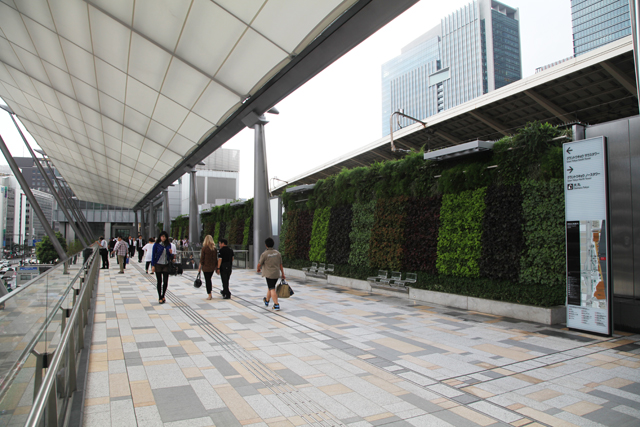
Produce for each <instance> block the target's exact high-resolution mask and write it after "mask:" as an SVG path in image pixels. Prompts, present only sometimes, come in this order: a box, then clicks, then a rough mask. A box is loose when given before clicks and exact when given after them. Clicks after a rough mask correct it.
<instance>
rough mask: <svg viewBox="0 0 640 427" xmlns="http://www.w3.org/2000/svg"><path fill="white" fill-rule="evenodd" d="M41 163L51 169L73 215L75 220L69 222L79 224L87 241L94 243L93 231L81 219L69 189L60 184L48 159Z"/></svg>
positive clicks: (69, 219) (68, 218) (70, 219)
mask: <svg viewBox="0 0 640 427" xmlns="http://www.w3.org/2000/svg"><path fill="white" fill-rule="evenodd" d="M41 161H44V162H45V164H46V165H47V169H49V172H50V173H51V176H52V177H53V180H54V182H55V183H56V185H57V186H58V191H59V192H60V194H62V196H63V198H64V200H65V201H66V202H67V207H68V208H69V211H70V212H71V214H72V215H73V218H72V217H67V220H68V221H69V222H71V221H74V220H75V222H76V224H78V227H80V228H81V229H82V230H83V231H84V235H85V239H87V240H88V241H89V242H91V241H93V236H92V235H91V230H90V228H89V227H88V224H86V223H85V222H84V221H83V220H82V218H81V217H80V213H79V212H78V210H77V207H76V205H75V204H74V203H73V200H72V197H71V196H69V194H67V188H66V187H63V185H62V183H61V182H60V180H59V179H58V177H57V176H56V174H55V172H54V171H53V169H52V168H51V164H50V163H49V161H48V160H47V159H41Z"/></svg>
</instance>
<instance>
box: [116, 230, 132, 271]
mask: <svg viewBox="0 0 640 427" xmlns="http://www.w3.org/2000/svg"><path fill="white" fill-rule="evenodd" d="M112 253H114V254H116V255H117V256H118V265H119V266H120V271H118V274H124V263H125V262H126V261H127V254H128V253H129V245H127V242H125V241H124V240H122V237H121V236H118V241H117V242H116V244H115V246H114V247H113V252H112Z"/></svg>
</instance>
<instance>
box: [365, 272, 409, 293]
mask: <svg viewBox="0 0 640 427" xmlns="http://www.w3.org/2000/svg"><path fill="white" fill-rule="evenodd" d="M417 277H418V276H417V274H416V273H407V276H406V278H405V279H404V280H402V272H400V271H392V272H391V276H390V277H385V278H381V279H380V280H379V281H376V282H373V281H370V283H371V287H372V288H376V289H382V290H385V291H394V292H402V293H409V288H408V287H407V283H415V282H416V281H417Z"/></svg>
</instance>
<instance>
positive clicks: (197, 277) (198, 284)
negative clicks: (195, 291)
mask: <svg viewBox="0 0 640 427" xmlns="http://www.w3.org/2000/svg"><path fill="white" fill-rule="evenodd" d="M200 286H202V280H201V279H200V273H198V275H197V276H196V280H194V281H193V287H194V288H199V287H200Z"/></svg>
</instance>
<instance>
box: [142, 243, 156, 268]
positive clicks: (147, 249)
mask: <svg viewBox="0 0 640 427" xmlns="http://www.w3.org/2000/svg"><path fill="white" fill-rule="evenodd" d="M155 242H156V239H154V238H153V237H152V238H150V239H149V243H147V244H146V245H144V246H143V248H142V252H144V261H145V263H144V272H145V274H146V273H149V265H151V257H152V255H153V253H152V251H153V244H154V243H155Z"/></svg>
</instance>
